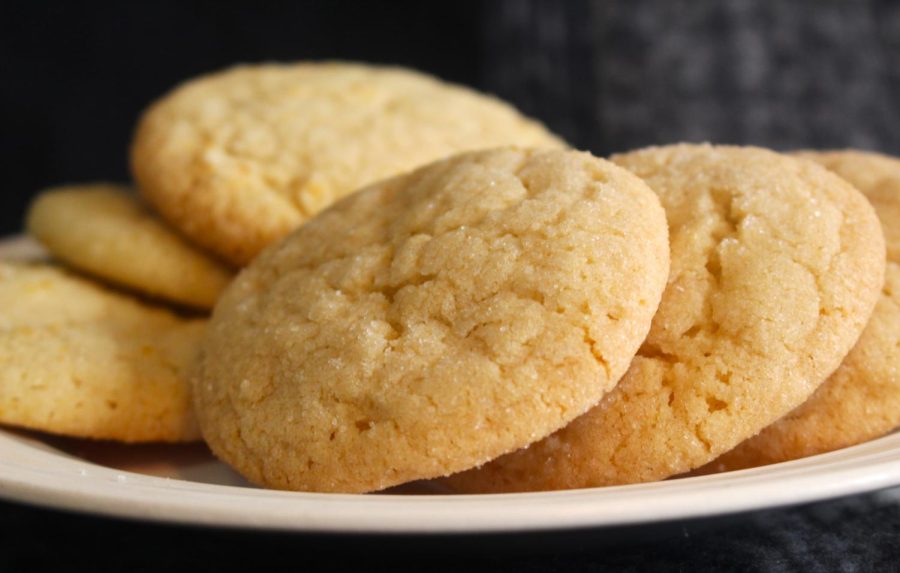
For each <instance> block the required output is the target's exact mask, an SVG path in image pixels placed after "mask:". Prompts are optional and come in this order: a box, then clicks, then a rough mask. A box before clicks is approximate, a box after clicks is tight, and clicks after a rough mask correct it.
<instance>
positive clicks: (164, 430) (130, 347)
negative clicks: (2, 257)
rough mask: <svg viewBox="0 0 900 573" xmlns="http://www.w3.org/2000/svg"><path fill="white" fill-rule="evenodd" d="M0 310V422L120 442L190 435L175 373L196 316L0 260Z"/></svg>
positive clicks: (193, 340)
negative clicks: (189, 317)
mask: <svg viewBox="0 0 900 573" xmlns="http://www.w3.org/2000/svg"><path fill="white" fill-rule="evenodd" d="M0 309H2V313H0V363H2V364H3V369H2V370H0V422H2V423H4V424H11V425H15V426H22V427H26V428H30V429H35V430H42V431H46V432H51V433H58V434H64V435H69V436H77V437H87V438H97V439H110V440H120V441H126V442H142V441H189V440H196V439H197V438H198V437H199V432H198V429H197V426H196V422H195V421H194V418H193V414H192V412H191V406H190V402H189V388H188V385H187V381H186V377H185V372H186V369H187V367H188V365H189V362H190V361H191V360H192V359H193V356H194V352H195V350H196V348H197V345H198V344H199V339H200V335H201V333H202V329H203V327H204V325H205V321H200V320H186V319H182V318H179V317H176V316H174V315H172V314H171V313H169V312H168V311H165V310H161V309H157V308H152V307H149V306H147V305H144V304H141V303H138V302H136V301H134V300H132V299H130V298H128V297H126V296H124V295H120V294H117V293H114V292H112V291H108V290H106V289H104V288H102V287H100V286H98V285H95V284H93V283H92V282H90V281H87V280H84V279H80V278H77V277H75V276H74V275H71V274H69V273H66V272H65V271H62V270H60V269H58V268H55V267H51V266H47V265H37V264H24V263H0Z"/></svg>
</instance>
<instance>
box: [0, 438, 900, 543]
mask: <svg viewBox="0 0 900 573" xmlns="http://www.w3.org/2000/svg"><path fill="white" fill-rule="evenodd" d="M34 440H35V438H28V437H20V436H16V435H13V434H10V433H8V432H6V431H4V430H0V452H5V453H7V454H10V453H12V454H13V456H12V457H13V459H20V460H22V461H20V462H19V463H16V462H14V461H9V460H8V459H4V460H2V461H0V498H4V499H8V500H10V501H19V502H25V503H30V504H35V505H40V506H44V507H50V508H54V509H63V510H69V511H76V512H82V513H92V514H100V515H105V516H109V517H119V518H126V519H135V520H144V521H152V522H159V523H170V524H181V525H195V526H214V527H220V528H236V529H247V528H249V529H261V530H272V531H292V532H298V533H300V532H302V533H346V534H413V533H415V534H465V533H517V532H538V531H548V530H565V529H579V528H602V527H622V526H635V525H649V524H659V523H664V522H667V521H678V520H690V519H700V518H707V517H715V516H722V515H728V514H737V513H743V512H749V511H755V510H762V509H773V508H777V507H783V506H787V505H797V504H803V503H809V502H814V501H820V500H825V499H831V498H835V497H840V496H844V495H851V494H858V493H864V492H870V491H875V490H879V489H883V488H887V487H890V486H893V485H900V433H895V434H891V435H888V436H884V437H882V438H879V439H877V440H874V441H870V442H866V443H864V444H860V445H857V446H853V447H850V448H845V449H842V450H837V451H834V452H830V453H827V454H821V455H818V456H811V457H808V458H803V459H800V460H794V461H791V462H785V463H781V464H774V465H771V466H766V467H761V468H753V469H748V470H741V471H734V472H727V473H722V474H713V475H706V476H696V477H686V478H681V479H677V480H668V481H661V482H653V483H645V484H633V485H624V486H612V487H602V488H589V489H579V490H568V491H551V492H534V493H515V494H484V495H397V494H379V495H359V494H326V493H306V492H288V491H278V490H268V489H257V488H248V487H242V486H234V485H218V484H207V483H201V482H193V481H187V480H181V479H173V478H165V477H158V476H152V475H146V474H141V473H135V472H130V471H124V470H118V469H114V468H109V467H106V466H101V465H98V464H95V463H93V462H89V461H87V460H84V459H81V458H78V457H77V456H72V455H69V454H65V453H63V452H60V451H58V450H55V449H54V448H52V447H50V446H46V444H45V446H46V447H40V448H39V447H36V445H34V444H33V442H34ZM4 457H6V456H4ZM48 464H49V467H48Z"/></svg>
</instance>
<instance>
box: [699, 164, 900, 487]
mask: <svg viewBox="0 0 900 573" xmlns="http://www.w3.org/2000/svg"><path fill="white" fill-rule="evenodd" d="M802 156H803V157H806V158H808V159H812V160H814V161H817V162H818V163H820V164H822V165H824V166H825V167H827V168H828V169H830V170H832V171H833V172H835V173H837V174H838V175H840V176H841V177H843V178H844V179H846V180H847V181H849V182H850V183H852V184H853V185H855V186H856V187H857V189H859V190H861V191H862V192H863V193H864V194H865V195H866V196H867V197H868V198H869V200H870V201H871V202H872V205H873V206H874V207H875V212H876V213H877V214H878V216H879V218H880V219H881V226H882V229H883V230H884V232H885V236H886V239H887V267H886V269H885V284H884V288H883V289H882V292H881V296H880V298H879V300H878V304H876V306H875V312H874V313H873V314H872V318H871V319H870V320H869V324H868V325H867V326H866V329H865V330H864V331H863V333H862V336H860V338H859V341H858V342H857V343H856V346H855V347H854V348H853V350H852V351H851V352H850V354H849V355H847V358H845V359H844V362H843V363H842V364H841V366H840V368H838V369H837V371H835V373H834V374H832V376H831V377H830V378H829V379H828V380H827V381H826V382H825V383H824V384H822V386H821V387H819V389H818V390H816V393H815V394H813V395H812V397H811V398H810V399H809V400H807V401H806V402H804V403H803V404H802V405H801V406H800V407H798V408H797V409H795V410H794V411H792V412H791V413H790V414H788V415H787V416H785V417H784V418H782V419H781V420H779V421H777V422H776V423H774V424H772V425H771V426H769V427H768V428H766V429H764V430H763V431H762V432H761V433H760V434H759V435H757V436H755V437H753V438H750V439H749V440H747V441H745V442H743V443H742V444H741V445H739V446H738V447H736V448H735V449H733V450H732V451H730V452H728V453H726V454H725V455H723V456H721V457H720V458H719V459H717V460H716V461H715V462H713V463H712V464H711V465H710V467H709V468H704V469H705V470H708V471H727V470H735V469H741V468H747V467H754V466H759V465H766V464H772V463H777V462H782V461H787V460H792V459H796V458H802V457H805V456H811V455H815V454H820V453H823V452H828V451H831V450H836V449H838V448H844V447H847V446H852V445H854V444H858V443H861V442H864V441H866V440H870V439H872V438H876V437H878V436H881V435H884V434H886V433H888V432H890V431H891V430H893V429H894V428H896V427H897V426H900V160H897V159H893V158H890V157H886V156H883V155H878V154H875V153H865V152H859V151H834V152H823V153H815V152H807V153H803V154H802Z"/></svg>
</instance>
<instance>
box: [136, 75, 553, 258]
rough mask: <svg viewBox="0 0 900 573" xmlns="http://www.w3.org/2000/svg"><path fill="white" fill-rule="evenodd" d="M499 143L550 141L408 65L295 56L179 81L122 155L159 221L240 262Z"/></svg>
mask: <svg viewBox="0 0 900 573" xmlns="http://www.w3.org/2000/svg"><path fill="white" fill-rule="evenodd" d="M497 145H520V146H554V147H557V146H560V145H561V142H560V141H559V140H558V139H557V138H556V137H554V136H553V135H551V134H550V133H549V132H547V130H545V129H544V128H543V127H542V126H541V125H540V124H538V123H537V122H535V121H533V120H530V119H527V118H525V117H523V116H522V115H520V114H519V113H518V112H517V111H516V110H515V109H513V108H512V107H511V106H509V105H508V104H506V103H504V102H502V101H500V100H497V99H495V98H492V97H489V96H486V95H483V94H479V93H477V92H475V91H472V90H470V89H467V88H463V87H461V86H456V85H452V84H447V83H444V82H441V81H438V80H437V79H435V78H432V77H430V76H427V75H424V74H421V73H418V72H414V71H411V70H405V69H402V68H390V67H376V66H366V65H361V64H350V63H336V62H331V63H300V64H292V65H274V64H270V65H256V66H242V67H236V68H232V69H229V70H225V71H223V72H219V73H215V74H211V75H207V76H204V77H201V78H197V79H194V80H191V81H189V82H187V83H185V84H183V85H181V86H179V87H178V88H176V89H175V90H174V91H173V92H172V93H170V94H168V95H167V96H165V97H164V98H163V99H162V100H160V101H159V102H157V103H156V104H155V105H154V106H152V107H151V108H150V109H149V110H148V111H147V113H146V114H145V115H144V117H143V119H142V121H141V123H140V126H139V128H138V130H137V133H136V135H135V139H134V144H133V148H132V156H131V157H132V167H133V171H134V176H135V179H136V180H137V181H138V183H139V184H140V186H141V189H142V191H143V193H144V195H145V196H146V197H147V199H148V200H149V201H150V202H151V203H153V204H154V205H155V206H156V207H157V208H158V209H159V211H160V212H161V213H162V214H163V216H164V217H165V218H167V219H168V220H169V221H170V222H171V223H172V224H173V225H174V226H175V227H177V228H178V229H180V230H181V231H182V232H184V234H185V235H187V236H188V237H190V238H191V239H193V240H194V241H196V242H197V243H198V244H200V245H203V246H205V247H207V248H209V249H210V250H212V251H213V252H216V253H219V254H220V255H221V256H222V257H224V258H225V259H227V260H230V261H232V262H234V263H235V264H246V263H247V262H249V261H250V260H251V259H252V258H253V257H254V256H255V255H256V254H257V253H258V252H259V251H260V250H261V249H262V248H263V247H265V246H266V245H267V244H269V243H271V242H272V241H274V240H275V239H279V238H281V237H283V236H284V235H286V234H287V233H288V232H289V231H290V230H291V229H293V228H295V227H296V226H298V225H299V224H300V223H302V222H303V221H305V220H306V219H308V218H309V217H311V216H312V215H314V214H315V213H317V212H319V211H320V210H322V209H323V208H324V207H327V206H328V205H330V204H331V203H332V202H333V201H335V200H336V199H338V198H340V197H342V196H343V195H346V194H347V193H350V192H351V191H354V190H356V189H358V188H359V187H361V186H363V185H365V184H368V183H372V182H375V181H377V180H379V179H382V178H384V177H388V176H392V175H395V174H398V173H401V172H403V171H407V170H409V169H412V168H414V167H417V166H419V165H421V164H424V163H427V162H429V161H434V160H436V159H440V158H442V157H445V156H447V155H450V154H453V153H456V152H459V151H465V150H469V149H478V148H486V147H493V146H497Z"/></svg>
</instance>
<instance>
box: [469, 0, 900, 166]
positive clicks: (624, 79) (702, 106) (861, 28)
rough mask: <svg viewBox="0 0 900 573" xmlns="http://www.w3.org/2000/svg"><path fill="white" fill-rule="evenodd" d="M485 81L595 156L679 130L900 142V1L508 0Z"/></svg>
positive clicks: (489, 48)
mask: <svg viewBox="0 0 900 573" xmlns="http://www.w3.org/2000/svg"><path fill="white" fill-rule="evenodd" d="M483 26H484V37H485V42H486V48H485V57H486V59H485V73H484V84H485V87H486V88H488V89H489V90H491V91H494V92H496V93H498V94H499V95H500V96H502V97H506V98H508V99H511V100H513V101H515V102H516V103H518V104H519V105H520V106H521V107H522V108H524V110H525V111H526V112H528V113H530V114H532V115H535V116H537V117H540V118H542V119H544V120H545V121H547V122H548V123H549V125H550V127H551V128H553V129H556V130H557V131H559V132H560V133H561V134H562V135H564V136H566V137H568V138H569V139H570V140H571V141H572V142H573V143H575V144H576V145H578V146H580V147H586V148H589V149H591V150H593V151H594V152H595V153H598V154H606V153H609V152H613V151H621V150H625V149H629V148H633V147H637V146H643V145H648V144H653V143H671V142H675V141H680V140H687V141H705V140H709V141H713V142H717V143H752V144H756V145H763V146H768V147H774V148H777V149H789V148H795V147H847V146H851V147H860V148H868V149H876V150H881V151H885V152H889V153H890V152H893V153H900V129H898V127H900V106H898V105H897V102H898V101H900V65H898V62H900V4H898V3H895V2H887V1H884V2H878V1H875V0H860V1H855V2H822V1H819V0H803V1H797V2H779V1H776V0H772V1H766V2H759V1H756V0H728V1H720V0H676V1H670V2H664V1H658V0H636V1H629V2H625V1H619V2H609V1H603V0H570V1H567V2H553V1H544V0H529V1H522V0H504V1H502V2H491V3H490V4H489V10H488V14H487V15H486V17H485V18H484V21H483Z"/></svg>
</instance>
